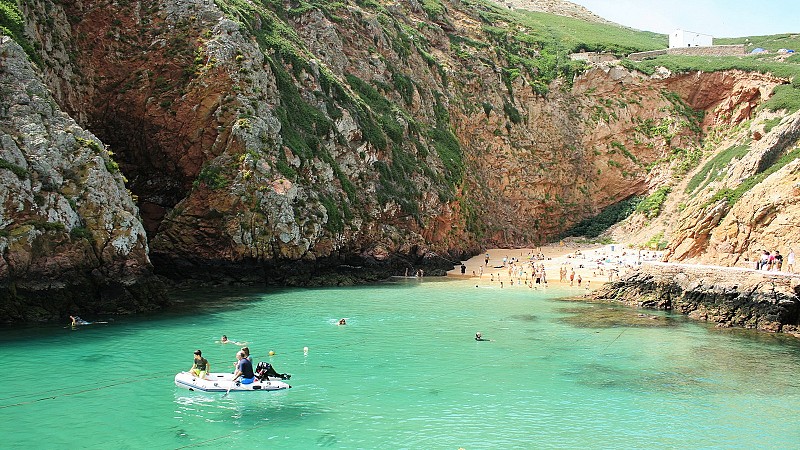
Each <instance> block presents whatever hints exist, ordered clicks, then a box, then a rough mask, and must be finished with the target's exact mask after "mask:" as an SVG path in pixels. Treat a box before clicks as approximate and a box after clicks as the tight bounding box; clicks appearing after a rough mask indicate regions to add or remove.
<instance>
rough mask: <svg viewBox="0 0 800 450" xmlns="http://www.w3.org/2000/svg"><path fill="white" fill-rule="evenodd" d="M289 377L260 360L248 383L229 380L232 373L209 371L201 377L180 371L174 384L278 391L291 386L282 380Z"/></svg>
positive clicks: (212, 389)
mask: <svg viewBox="0 0 800 450" xmlns="http://www.w3.org/2000/svg"><path fill="white" fill-rule="evenodd" d="M291 377H292V376H291V375H289V374H286V373H278V372H276V371H275V369H273V368H272V366H271V365H270V364H268V363H264V362H261V363H258V368H257V369H256V378H255V380H254V381H253V382H252V383H250V384H242V383H241V382H240V381H238V380H237V381H231V379H232V378H233V374H232V373H219V372H211V373H209V374H206V378H205V379H202V378H198V377H196V376H194V375H192V374H191V373H189V372H180V373H179V374H177V375H175V386H178V387H182V388H184V389H188V390H190V391H200V392H250V391H259V392H267V391H280V390H283V389H289V388H290V387H292V386H290V385H289V384H288V383H286V382H285V381H283V380H288V379H289V378H291Z"/></svg>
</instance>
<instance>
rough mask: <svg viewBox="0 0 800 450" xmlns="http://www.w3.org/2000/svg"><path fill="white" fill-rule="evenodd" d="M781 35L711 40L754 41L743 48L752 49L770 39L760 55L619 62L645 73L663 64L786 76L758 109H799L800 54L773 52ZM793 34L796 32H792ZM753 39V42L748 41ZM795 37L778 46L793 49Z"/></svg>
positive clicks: (685, 69)
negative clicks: (766, 51)
mask: <svg viewBox="0 0 800 450" xmlns="http://www.w3.org/2000/svg"><path fill="white" fill-rule="evenodd" d="M781 36H787V35H775V36H755V37H752V38H746V37H742V38H735V39H732V38H731V39H715V40H714V43H715V44H718V45H722V44H740V43H747V42H749V43H754V42H756V44H753V45H748V46H747V47H746V48H748V49H752V48H754V47H758V46H759V44H757V42H762V43H764V44H765V45H766V43H767V42H773V44H772V45H766V46H762V47H763V48H767V49H769V50H771V51H772V53H763V54H755V55H751V54H746V55H742V56H682V55H660V56H655V57H652V58H648V59H646V60H644V61H631V60H627V59H626V60H623V61H622V65H623V66H625V67H626V68H628V69H629V70H638V71H640V72H643V73H645V74H647V75H652V74H653V73H655V70H656V68H658V67H665V68H667V69H668V70H669V71H671V72H673V73H686V72H696V71H701V72H720V71H725V70H742V71H745V72H759V73H769V74H772V75H775V76H777V77H781V78H786V79H787V80H790V81H791V82H790V83H787V84H784V85H779V86H776V87H775V89H774V90H773V92H772V96H771V97H770V99H769V100H768V101H766V102H765V103H763V104H762V105H761V108H765V109H768V110H770V111H778V110H782V109H783V110H787V111H788V112H789V113H790V114H791V113H793V112H795V111H798V110H800V76H798V75H800V55H798V54H797V53H795V54H793V55H777V56H776V54H775V53H774V51H775V50H777V48H775V47H776V46H777V44H774V43H777V42H781V41H782V40H781V39H780V37H781ZM791 36H795V35H791ZM750 39H752V41H750ZM797 41H798V39H797V38H796V37H793V38H787V39H786V41H784V42H783V43H784V44H787V46H785V47H784V46H781V47H779V48H793V47H795V46H793V45H789V44H794V43H798V42H797Z"/></svg>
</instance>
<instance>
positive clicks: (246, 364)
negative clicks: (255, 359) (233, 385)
mask: <svg viewBox="0 0 800 450" xmlns="http://www.w3.org/2000/svg"><path fill="white" fill-rule="evenodd" d="M236 359H237V360H238V362H237V363H236V371H235V372H233V379H232V381H236V380H237V379H238V378H239V377H242V381H241V383H242V384H251V383H253V380H254V379H255V374H254V373H253V363H251V362H250V360H249V359H247V358H245V356H244V352H243V351H241V350H239V351H238V352H237V353H236Z"/></svg>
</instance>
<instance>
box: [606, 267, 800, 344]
mask: <svg viewBox="0 0 800 450" xmlns="http://www.w3.org/2000/svg"><path fill="white" fill-rule="evenodd" d="M594 298H596V299H601V300H615V301H620V302H623V303H625V304H627V305H630V306H636V307H641V308H652V309H664V310H674V311H676V312H680V313H682V314H686V315H688V316H689V317H691V318H693V319H697V320H703V321H709V322H716V323H717V326H722V327H742V328H753V329H758V330H761V331H769V332H785V333H791V334H795V335H797V336H800V275H798V274H788V273H786V272H766V271H757V270H753V269H742V268H733V267H716V266H695V265H686V264H671V263H667V264H665V263H646V264H644V265H642V266H641V267H639V268H638V269H636V270H634V271H633V272H630V273H629V274H628V275H626V276H625V277H624V278H623V279H621V280H619V281H617V282H612V283H607V284H606V285H605V286H604V287H603V288H601V289H599V290H598V291H597V292H595V293H594Z"/></svg>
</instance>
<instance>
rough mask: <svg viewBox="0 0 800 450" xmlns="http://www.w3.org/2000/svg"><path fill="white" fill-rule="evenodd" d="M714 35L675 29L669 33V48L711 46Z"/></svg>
mask: <svg viewBox="0 0 800 450" xmlns="http://www.w3.org/2000/svg"><path fill="white" fill-rule="evenodd" d="M713 40H714V37H713V36H711V35H710V34H701V33H695V32H694V31H685V30H681V29H677V30H675V31H673V32H672V33H670V35H669V48H679V47H711V46H712V45H714V44H712V41H713Z"/></svg>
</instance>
